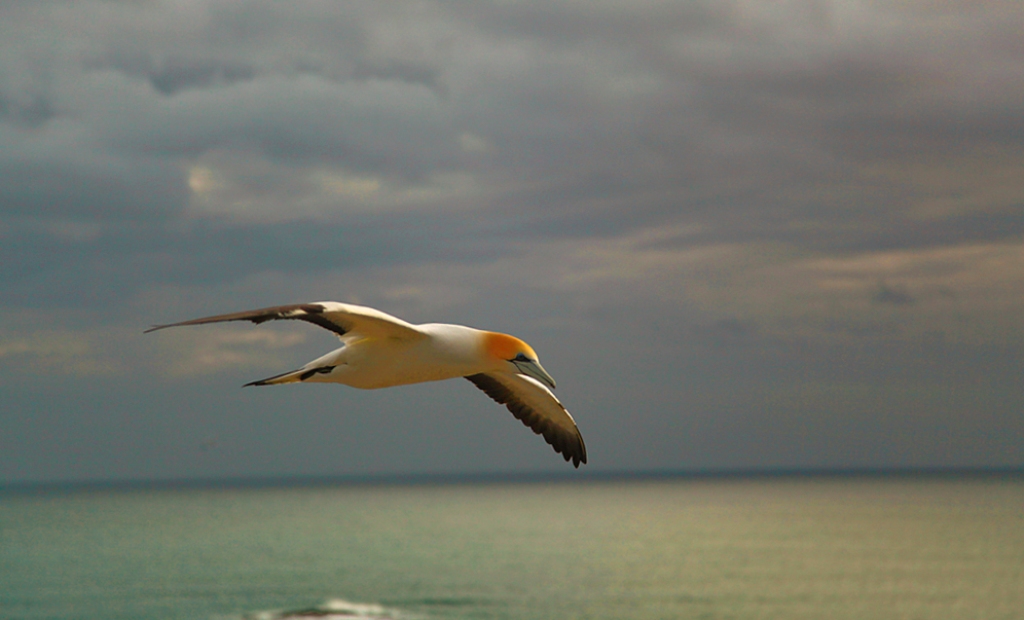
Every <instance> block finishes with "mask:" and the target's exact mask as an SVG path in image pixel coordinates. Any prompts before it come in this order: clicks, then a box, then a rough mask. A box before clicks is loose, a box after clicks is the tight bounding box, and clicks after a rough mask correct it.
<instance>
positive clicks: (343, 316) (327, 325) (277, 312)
mask: <svg viewBox="0 0 1024 620" xmlns="http://www.w3.org/2000/svg"><path fill="white" fill-rule="evenodd" d="M281 319H291V320H299V321H307V322H309V323H313V324H314V325H319V326H320V327H323V328H324V329H328V330H330V331H332V332H334V333H335V334H337V335H338V337H339V338H341V337H342V336H344V335H345V334H348V333H350V332H354V333H358V334H361V335H365V336H379V337H392V338H410V337H424V334H423V333H422V332H421V331H419V330H418V329H417V328H416V326H415V325H412V324H411V323H406V322H405V321H403V320H402V319H399V318H397V317H393V316H391V315H390V314H386V313H384V312H381V311H380V310H375V309H373V308H367V307H366V306H356V305H353V304H343V303H339V302H336V301H318V302H313V303H307V304H289V305H287V306H273V307H271V308H260V309H259V310H245V311H242V312H232V313H230V314H218V315H216V316H207V317H203V318H201V319H192V320H191V321H182V322H180V323H169V324H167V325H154V326H153V327H151V328H149V329H147V330H146V333H149V332H152V331H156V330H158V329H164V328H166V327H178V326H181V325H202V324H205V323H223V322H225V321H252V322H253V323H263V322H266V321H275V320H281Z"/></svg>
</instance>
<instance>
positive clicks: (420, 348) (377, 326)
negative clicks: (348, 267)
mask: <svg viewBox="0 0 1024 620" xmlns="http://www.w3.org/2000/svg"><path fill="white" fill-rule="evenodd" d="M281 319H290V320H300V321H306V322H308V323H313V324H314V325H319V326H320V327H323V328H324V329H328V330H330V331H332V332H334V333H335V334H337V336H338V338H339V339H341V342H342V347H341V348H339V349H336V350H334V351H331V352H330V353H328V354H327V355H324V356H322V357H320V358H317V359H315V360H313V361H312V362H309V363H308V364H306V365H305V366H303V367H302V368H299V369H297V370H293V371H290V372H286V373H283V374H280V375H275V376H273V377H268V378H266V379H261V380H259V381H253V382H252V383H247V384H246V386H250V385H278V384H281V383H341V384H344V385H349V386H352V387H356V388H362V389H376V388H384V387H391V386H394V385H406V384H410V383H422V382H425V381H440V380H442V379H453V378H456V377H465V378H466V379H469V380H470V381H471V382H472V383H473V384H474V385H476V386H477V387H478V388H480V389H481V390H483V391H484V392H485V393H486V394H487V395H488V396H490V397H491V398H492V399H494V400H495V401H497V402H498V403H500V404H502V405H505V406H506V407H508V410H509V411H511V412H512V415H514V416H515V417H516V418H518V419H519V420H521V421H522V422H523V424H525V425H526V426H528V427H530V428H531V429H532V430H533V432H535V433H537V434H538V435H543V436H544V440H545V441H547V442H548V443H549V444H551V446H552V447H553V448H554V449H555V451H556V452H558V453H559V454H561V455H562V456H563V457H564V458H565V460H566V461H570V460H571V461H572V464H573V465H574V466H575V467H577V468H578V467H579V466H580V463H586V462H587V448H586V446H585V445H584V444H583V437H582V435H580V431H579V429H578V428H577V427H576V422H575V420H573V418H572V416H571V415H569V412H568V411H567V410H566V409H565V407H564V406H562V403H561V402H559V400H558V399H557V398H555V395H554V394H553V393H552V392H551V389H553V388H554V387H555V380H554V379H552V378H551V375H549V374H548V373H547V371H545V370H544V367H543V366H541V365H540V362H539V361H538V360H537V354H536V353H535V352H534V351H533V349H532V348H531V347H530V345H528V344H526V343H525V342H523V341H522V340H520V339H519V338H516V337H515V336H509V335H508V334H500V333H497V332H489V331H483V330H479V329H474V328H472V327H466V326H464V325H447V324H443V323H425V324H423V325H413V324H412V323H407V322H405V321H403V320H402V319H399V318H396V317H393V316H391V315H390V314H386V313H384V312H381V311H380V310H375V309H373V308H367V307H365V306H356V305H353V304H344V303H340V302H336V301H318V302H314V303H306V304H291V305H287V306H274V307H271V308H261V309H259V310H247V311H244V312H233V313H231V314H219V315H216V316H208V317H204V318H201V319H192V320H191V321H182V322H180V323H170V324H167V325H155V326H153V327H151V328H150V329H147V330H146V332H145V333H149V332H152V331H156V330H158V329H164V328H167V327H179V326H182V325H202V324H205V323H222V322H225V321H252V322H253V323H257V324H259V323H263V322H266V321H275V320H281ZM549 388H550V389H549Z"/></svg>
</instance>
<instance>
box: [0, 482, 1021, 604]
mask: <svg viewBox="0 0 1024 620" xmlns="http://www.w3.org/2000/svg"><path fill="white" fill-rule="evenodd" d="M1022 515H1024V478H1022V477H1020V476H973V477H971V476H968V477H951V476H893V477H880V476H874V477H849V476H846V477H843V476H839V477H813V476H804V477H801V476H795V477H753V478H740V477H737V478H664V479H621V480H603V481H599V480H588V481H583V482H568V481H553V482H551V481H549V482H537V481H535V482H496V483H483V482H451V483H417V484H336V485H326V484H325V485H310V486H296V487H247V488H167V487H164V488H150V489H144V488H131V489H78V490H63V491H60V490H47V491H25V490H19V491H10V490H8V491H4V492H0V618H4V619H8V618H19V619H20V618H25V619H27V618H32V619H40V618H62V619H63V618H75V619H83V620H114V619H124V620H128V619H130V620H145V619H154V620H156V619H160V620H171V619H177V618H182V619H184V618H188V619H195V618H210V619H219V620H228V619H236V620H238V619H243V618H253V619H265V620H270V619H277V618H314V617H315V618H327V619H330V620H340V619H347V618H353V617H358V618H391V619H396V620H398V619H406V618H422V619H429V618H516V619H530V618H537V619H542V618H543V619H559V620H562V619H573V618H576V619H583V618H593V619H597V618H602V619H604V618H607V619H616V620H628V619H645V620H646V619H658V618H665V619H668V618H672V619H677V618H678V619H688V618H693V619H737V620H738V619H748V618H749V619H754V618H758V619H760V618H780V619H803V618H806V619H815V620H819V619H823V618H830V619H850V620H854V619H856V620H866V619H872V618H885V619H907V620H910V619H915V620H916V619H921V620H926V619H937V620H938V619H941V620H953V619H958V618H962V619H965V620H966V619H970V620H985V619H996V618H998V619H1005V620H1011V619H1012V620H1018V619H1020V618H1024V516H1022Z"/></svg>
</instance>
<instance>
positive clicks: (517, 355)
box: [512, 353, 530, 362]
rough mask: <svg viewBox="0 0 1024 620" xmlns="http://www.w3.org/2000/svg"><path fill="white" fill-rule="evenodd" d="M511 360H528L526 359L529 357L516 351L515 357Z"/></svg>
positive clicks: (528, 359)
mask: <svg viewBox="0 0 1024 620" xmlns="http://www.w3.org/2000/svg"><path fill="white" fill-rule="evenodd" d="M512 361H514V362H528V361H530V358H528V357H526V354H525V353H518V354H516V356H515V358H514V359H513V360H512Z"/></svg>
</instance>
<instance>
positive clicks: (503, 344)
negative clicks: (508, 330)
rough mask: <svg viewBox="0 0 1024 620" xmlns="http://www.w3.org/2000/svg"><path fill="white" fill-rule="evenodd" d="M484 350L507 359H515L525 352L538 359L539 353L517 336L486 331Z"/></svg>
mask: <svg viewBox="0 0 1024 620" xmlns="http://www.w3.org/2000/svg"><path fill="white" fill-rule="evenodd" d="M484 350H485V351H487V352H488V353H489V354H490V355H492V356H494V357H496V358H498V359H501V360H505V361H509V360H513V359H515V357H516V356H517V355H519V354H520V353H523V354H524V355H526V357H528V358H530V359H532V360H535V359H537V354H536V353H534V351H533V349H532V348H531V347H530V345H528V344H526V343H525V342H523V341H522V340H520V339H518V338H516V337H515V336H509V335H508V334H499V333H497V332H484Z"/></svg>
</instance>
